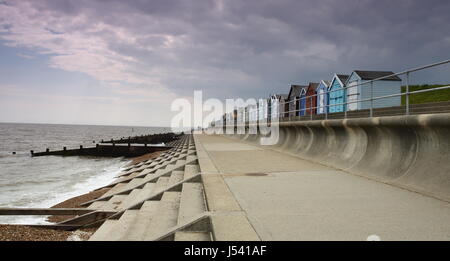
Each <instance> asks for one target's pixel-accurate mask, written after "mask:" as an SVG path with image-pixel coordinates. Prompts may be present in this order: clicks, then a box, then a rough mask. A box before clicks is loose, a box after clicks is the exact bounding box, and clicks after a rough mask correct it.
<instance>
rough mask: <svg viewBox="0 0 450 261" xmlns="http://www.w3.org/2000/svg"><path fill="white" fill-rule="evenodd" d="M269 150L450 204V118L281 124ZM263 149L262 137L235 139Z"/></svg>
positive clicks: (399, 117) (430, 115) (386, 118)
mask: <svg viewBox="0 0 450 261" xmlns="http://www.w3.org/2000/svg"><path fill="white" fill-rule="evenodd" d="M279 126H280V129H279V131H280V134H279V139H278V142H277V143H276V144H275V145H272V146H268V148H271V149H274V150H278V151H281V152H288V153H290V154H295V155H297V156H299V157H301V158H304V159H309V160H311V161H314V162H318V163H321V164H323V165H328V166H331V167H334V168H338V169H342V170H345V171H347V172H350V173H354V174H358V175H363V176H366V177H369V178H372V179H376V180H378V181H382V182H385V183H389V184H393V185H396V186H400V187H403V188H406V189H409V190H413V191H416V192H420V193H423V194H427V195H430V196H433V197H437V198H440V199H443V200H446V201H450V114H447V113H446V114H427V115H415V116H392V117H376V118H365V119H345V120H323V121H303V122H301V121H297V122H281V123H279ZM232 136H233V137H235V138H240V139H243V140H245V141H247V142H250V143H253V144H259V142H260V138H261V136H260V135H256V134H245V135H232Z"/></svg>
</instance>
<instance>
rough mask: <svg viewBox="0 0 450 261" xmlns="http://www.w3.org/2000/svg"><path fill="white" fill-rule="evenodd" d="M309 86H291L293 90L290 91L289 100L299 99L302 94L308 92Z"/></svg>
mask: <svg viewBox="0 0 450 261" xmlns="http://www.w3.org/2000/svg"><path fill="white" fill-rule="evenodd" d="M307 88H308V86H305V85H291V90H290V91H289V95H288V98H291V97H299V96H300V95H301V94H303V93H304V92H306V89H307Z"/></svg>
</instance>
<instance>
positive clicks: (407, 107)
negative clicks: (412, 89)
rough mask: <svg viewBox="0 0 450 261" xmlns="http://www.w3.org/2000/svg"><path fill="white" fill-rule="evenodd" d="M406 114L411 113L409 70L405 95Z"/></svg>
mask: <svg viewBox="0 0 450 261" xmlns="http://www.w3.org/2000/svg"><path fill="white" fill-rule="evenodd" d="M405 106H406V112H405V114H406V115H409V72H407V73H406V95H405Z"/></svg>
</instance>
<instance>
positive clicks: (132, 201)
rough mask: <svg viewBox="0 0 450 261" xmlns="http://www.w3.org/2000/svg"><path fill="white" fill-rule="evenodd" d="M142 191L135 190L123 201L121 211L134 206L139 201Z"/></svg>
mask: <svg viewBox="0 0 450 261" xmlns="http://www.w3.org/2000/svg"><path fill="white" fill-rule="evenodd" d="M141 191H142V189H133V190H132V191H131V192H130V194H128V196H127V197H126V198H125V199H124V200H123V201H122V204H120V206H119V208H120V209H127V208H129V207H131V206H133V205H134V204H135V203H136V202H137V201H138V197H139V194H140V193H141Z"/></svg>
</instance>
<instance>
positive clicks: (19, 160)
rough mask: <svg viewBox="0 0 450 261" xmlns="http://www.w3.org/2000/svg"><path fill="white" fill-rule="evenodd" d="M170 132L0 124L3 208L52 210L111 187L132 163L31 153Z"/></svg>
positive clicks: (19, 219)
mask: <svg viewBox="0 0 450 261" xmlns="http://www.w3.org/2000/svg"><path fill="white" fill-rule="evenodd" d="M169 131H171V130H170V128H165V127H132V126H94V125H62V124H28V123H0V207H33V208H48V207H51V206H53V205H56V204H58V203H60V202H62V201H64V200H66V199H69V198H72V197H75V196H79V195H81V194H84V193H87V192H90V191H92V190H94V189H96V188H98V187H101V186H104V185H108V184H109V183H111V182H113V181H114V177H115V176H116V175H117V174H118V173H120V172H121V170H122V169H123V168H124V167H125V166H126V165H127V164H128V163H129V162H130V160H129V159H125V158H105V157H88V156H73V157H62V156H42V157H31V153H30V150H34V152H41V151H45V149H46V148H49V149H50V150H61V149H62V148H63V147H64V146H65V147H67V149H71V148H79V147H80V145H83V147H89V146H95V144H96V143H98V142H100V141H101V140H102V139H104V140H110V139H111V138H114V139H117V138H122V137H129V136H137V135H146V134H155V133H164V132H169ZM14 152H15V154H13V153H14ZM0 224H48V222H47V221H46V217H45V216H0Z"/></svg>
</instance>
